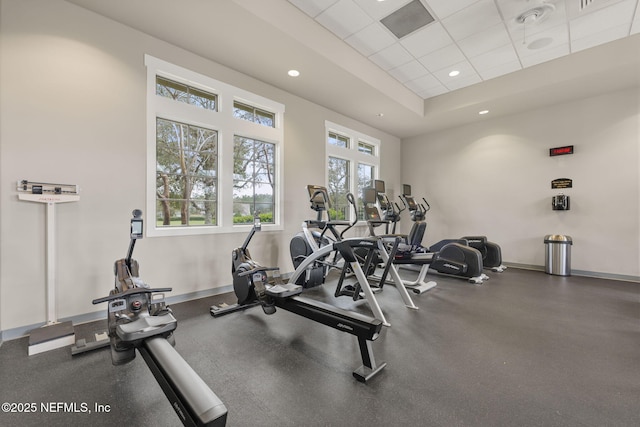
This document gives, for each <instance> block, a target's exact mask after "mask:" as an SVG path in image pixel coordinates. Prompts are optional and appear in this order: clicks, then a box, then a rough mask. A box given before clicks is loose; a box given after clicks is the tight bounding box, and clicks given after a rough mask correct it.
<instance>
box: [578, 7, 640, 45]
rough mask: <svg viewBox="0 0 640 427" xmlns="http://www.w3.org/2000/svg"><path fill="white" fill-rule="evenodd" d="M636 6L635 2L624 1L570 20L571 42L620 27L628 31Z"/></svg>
mask: <svg viewBox="0 0 640 427" xmlns="http://www.w3.org/2000/svg"><path fill="white" fill-rule="evenodd" d="M636 4H637V0H626V1H623V2H620V3H617V4H614V5H612V6H610V7H607V8H605V9H599V10H597V11H595V12H592V13H587V14H586V15H583V16H581V17H579V18H575V19H572V20H571V21H570V22H569V27H570V30H571V41H574V40H579V39H582V38H585V37H589V36H590V35H592V34H595V33H603V32H605V31H606V30H609V29H611V28H614V27H618V26H621V25H627V31H628V30H629V29H630V28H631V21H632V19H633V13H634V11H635V7H636ZM627 34H628V32H627Z"/></svg>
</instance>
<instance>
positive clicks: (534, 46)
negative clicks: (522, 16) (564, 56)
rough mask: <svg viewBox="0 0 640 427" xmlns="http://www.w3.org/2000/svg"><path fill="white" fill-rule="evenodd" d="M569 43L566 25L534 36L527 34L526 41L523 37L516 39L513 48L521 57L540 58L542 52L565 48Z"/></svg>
mask: <svg viewBox="0 0 640 427" xmlns="http://www.w3.org/2000/svg"><path fill="white" fill-rule="evenodd" d="M568 41H569V30H568V28H567V25H566V24H562V25H558V26H556V27H553V28H549V29H547V30H545V31H541V32H536V33H534V34H528V33H527V36H526V39H523V38H522V36H521V37H519V38H514V40H513V46H514V47H515V49H516V51H517V52H518V56H520V57H526V56H531V55H538V56H539V55H540V53H541V52H542V51H544V50H553V49H555V48H557V47H558V46H564V45H566V44H567V43H568Z"/></svg>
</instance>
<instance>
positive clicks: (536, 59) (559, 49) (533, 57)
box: [520, 43, 569, 68]
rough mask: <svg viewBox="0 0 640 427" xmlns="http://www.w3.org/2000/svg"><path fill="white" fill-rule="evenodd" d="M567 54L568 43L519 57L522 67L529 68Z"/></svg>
mask: <svg viewBox="0 0 640 427" xmlns="http://www.w3.org/2000/svg"><path fill="white" fill-rule="evenodd" d="M568 54H569V43H562V44H559V45H556V46H554V47H552V48H548V49H541V50H540V51H536V52H534V53H530V54H528V55H520V62H522V66H523V67H525V68H526V67H531V66H533V65H537V64H541V63H543V62H547V61H551V60H552V59H556V58H560V57H561V56H564V55H568Z"/></svg>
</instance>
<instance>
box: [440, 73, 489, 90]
mask: <svg viewBox="0 0 640 427" xmlns="http://www.w3.org/2000/svg"><path fill="white" fill-rule="evenodd" d="M480 82H482V79H481V78H480V76H479V75H478V74H477V73H476V74H473V75H470V76H466V77H462V78H456V79H452V80H449V81H447V82H445V83H444V85H445V86H446V88H447V89H449V90H457V89H462V88H463V87H467V86H471V85H474V84H476V83H480Z"/></svg>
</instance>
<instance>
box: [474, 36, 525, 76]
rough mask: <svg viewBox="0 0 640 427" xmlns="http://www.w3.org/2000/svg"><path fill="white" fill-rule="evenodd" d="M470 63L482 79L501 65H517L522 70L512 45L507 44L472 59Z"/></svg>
mask: <svg viewBox="0 0 640 427" xmlns="http://www.w3.org/2000/svg"><path fill="white" fill-rule="evenodd" d="M469 62H471V64H472V65H473V67H474V68H475V69H476V71H478V73H479V74H480V75H481V76H482V78H484V73H485V72H487V71H489V70H491V69H493V68H496V67H499V66H501V65H505V64H513V63H517V64H518V69H519V68H522V67H521V66H520V60H519V58H518V55H517V54H516V51H515V49H514V48H513V45H512V44H506V45H504V46H502V47H499V48H497V49H494V50H492V51H489V52H485V53H483V54H481V55H478V56H475V57H473V58H470V59H469ZM510 67H512V66H510Z"/></svg>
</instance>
